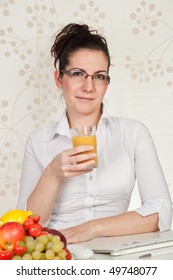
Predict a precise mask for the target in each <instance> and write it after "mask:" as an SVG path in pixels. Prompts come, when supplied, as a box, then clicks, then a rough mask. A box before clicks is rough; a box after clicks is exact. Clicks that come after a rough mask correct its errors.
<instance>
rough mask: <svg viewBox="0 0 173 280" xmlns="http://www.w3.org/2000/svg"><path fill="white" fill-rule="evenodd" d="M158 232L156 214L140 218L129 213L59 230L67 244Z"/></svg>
mask: <svg viewBox="0 0 173 280" xmlns="http://www.w3.org/2000/svg"><path fill="white" fill-rule="evenodd" d="M157 230H158V214H157V213H155V214H152V215H149V216H146V217H142V216H141V215H139V214H138V213H136V212H134V211H131V212H126V213H123V214H120V215H117V216H112V217H107V218H101V219H96V220H92V221H88V222H86V223H84V224H81V225H79V226H75V227H71V228H68V229H64V230H60V231H61V232H62V233H63V234H64V235H65V237H66V238H67V242H68V243H78V242H84V241H87V240H91V239H94V238H96V237H106V236H107V237H108V236H109V237H110V236H121V235H129V234H139V233H147V232H154V231H157Z"/></svg>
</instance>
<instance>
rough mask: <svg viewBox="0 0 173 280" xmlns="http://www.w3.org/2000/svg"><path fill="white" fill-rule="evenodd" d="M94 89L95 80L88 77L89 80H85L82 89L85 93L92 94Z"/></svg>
mask: <svg viewBox="0 0 173 280" xmlns="http://www.w3.org/2000/svg"><path fill="white" fill-rule="evenodd" d="M93 88H94V80H93V79H92V77H91V76H88V77H87V78H85V79H84V81H83V87H82V89H83V90H84V91H85V92H88V93H90V92H92V91H93Z"/></svg>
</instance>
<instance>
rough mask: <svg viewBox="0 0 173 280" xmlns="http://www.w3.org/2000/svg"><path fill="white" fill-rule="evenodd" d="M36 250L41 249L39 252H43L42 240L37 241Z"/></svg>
mask: <svg viewBox="0 0 173 280" xmlns="http://www.w3.org/2000/svg"><path fill="white" fill-rule="evenodd" d="M35 250H36V251H39V252H42V251H43V250H44V244H43V243H41V242H37V243H36V244H35Z"/></svg>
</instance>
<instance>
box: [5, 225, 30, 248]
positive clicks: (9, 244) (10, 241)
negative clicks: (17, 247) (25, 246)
mask: <svg viewBox="0 0 173 280" xmlns="http://www.w3.org/2000/svg"><path fill="white" fill-rule="evenodd" d="M25 235H26V234H25V230H24V228H23V226H22V225H21V224H20V223H18V222H7V223H5V224H3V225H2V226H0V246H1V247H2V248H3V249H4V250H11V249H13V247H14V244H15V242H17V241H19V240H23V239H24V238H25Z"/></svg>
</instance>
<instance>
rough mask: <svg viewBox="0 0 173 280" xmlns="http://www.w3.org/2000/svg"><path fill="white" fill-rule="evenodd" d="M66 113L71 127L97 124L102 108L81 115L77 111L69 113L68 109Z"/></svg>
mask: <svg viewBox="0 0 173 280" xmlns="http://www.w3.org/2000/svg"><path fill="white" fill-rule="evenodd" d="M66 114H67V118H68V122H69V126H70V127H80V126H84V125H96V126H97V124H98V122H99V120H100V117H101V114H102V110H100V111H98V112H94V113H93V114H89V115H81V114H80V115H79V114H77V113H69V112H68V111H67V112H66Z"/></svg>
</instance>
